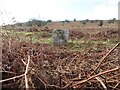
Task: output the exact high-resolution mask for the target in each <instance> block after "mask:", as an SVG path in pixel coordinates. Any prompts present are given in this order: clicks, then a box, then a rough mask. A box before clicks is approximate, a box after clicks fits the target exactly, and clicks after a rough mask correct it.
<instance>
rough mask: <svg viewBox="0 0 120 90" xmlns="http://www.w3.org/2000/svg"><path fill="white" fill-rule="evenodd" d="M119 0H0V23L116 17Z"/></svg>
mask: <svg viewBox="0 0 120 90" xmlns="http://www.w3.org/2000/svg"><path fill="white" fill-rule="evenodd" d="M118 1H119V0H0V17H1V18H0V19H1V20H0V23H3V22H5V23H8V22H11V18H12V17H15V19H16V20H17V21H18V22H19V21H20V22H23V21H27V20H30V19H31V18H36V19H41V20H48V19H50V20H54V21H59V20H65V19H68V20H73V19H74V18H76V19H77V20H84V19H112V18H118Z"/></svg>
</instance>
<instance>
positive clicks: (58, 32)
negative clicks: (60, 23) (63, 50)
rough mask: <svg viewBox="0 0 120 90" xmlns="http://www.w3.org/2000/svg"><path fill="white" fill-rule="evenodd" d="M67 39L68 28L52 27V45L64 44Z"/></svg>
mask: <svg viewBox="0 0 120 90" xmlns="http://www.w3.org/2000/svg"><path fill="white" fill-rule="evenodd" d="M68 39H69V30H63V29H54V30H53V33H52V40H53V41H52V43H53V46H66V45H67V44H68Z"/></svg>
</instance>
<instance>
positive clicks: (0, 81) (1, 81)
mask: <svg viewBox="0 0 120 90" xmlns="http://www.w3.org/2000/svg"><path fill="white" fill-rule="evenodd" d="M24 75H25V74H22V75H19V76H15V77H12V78H8V79H4V80H0V83H3V82H6V81H10V80H12V79H16V78H21V77H23V76H24Z"/></svg>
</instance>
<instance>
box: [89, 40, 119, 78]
mask: <svg viewBox="0 0 120 90" xmlns="http://www.w3.org/2000/svg"><path fill="white" fill-rule="evenodd" d="M119 44H120V42H118V43H117V44H116V45H115V46H114V47H113V48H112V49H111V50H110V51H109V52H108V53H107V54H106V55H105V56H104V57H103V58H102V59H101V60H100V62H99V64H98V65H97V67H96V68H95V69H94V71H96V70H97V69H98V68H99V67H100V65H101V64H102V62H103V61H104V60H105V59H106V57H107V56H108V55H109V54H110V53H111V52H112V51H113V50H114V49H115V48H116V47H117V46H119ZM94 71H93V72H92V73H91V74H90V76H91V75H92V74H93V73H94Z"/></svg>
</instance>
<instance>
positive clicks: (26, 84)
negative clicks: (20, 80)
mask: <svg viewBox="0 0 120 90" xmlns="http://www.w3.org/2000/svg"><path fill="white" fill-rule="evenodd" d="M29 64H30V55H28V62H27V65H26V70H25V87H26V89H28V88H29V85H28V79H27V73H28V68H29Z"/></svg>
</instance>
